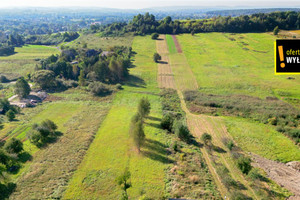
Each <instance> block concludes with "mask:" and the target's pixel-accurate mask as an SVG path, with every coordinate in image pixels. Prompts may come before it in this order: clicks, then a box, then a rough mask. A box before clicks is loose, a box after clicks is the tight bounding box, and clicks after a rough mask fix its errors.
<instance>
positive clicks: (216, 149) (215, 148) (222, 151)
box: [212, 144, 226, 153]
mask: <svg viewBox="0 0 300 200" xmlns="http://www.w3.org/2000/svg"><path fill="white" fill-rule="evenodd" d="M212 149H213V150H214V151H215V152H218V153H226V151H225V150H224V149H222V148H221V147H218V146H216V145H213V144H212Z"/></svg>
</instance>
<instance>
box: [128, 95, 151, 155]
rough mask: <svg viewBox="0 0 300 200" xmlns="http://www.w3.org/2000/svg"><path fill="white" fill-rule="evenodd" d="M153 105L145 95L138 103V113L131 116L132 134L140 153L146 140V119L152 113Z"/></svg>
mask: <svg viewBox="0 0 300 200" xmlns="http://www.w3.org/2000/svg"><path fill="white" fill-rule="evenodd" d="M150 110H151V105H150V102H149V100H148V99H147V98H145V97H143V98H142V99H141V100H140V101H139V104H138V111H137V113H136V114H135V115H134V116H133V117H132V118H131V125H130V130H129V132H130V135H131V137H132V138H133V141H134V143H135V146H136V147H137V150H138V152H139V153H140V151H141V147H142V146H143V144H144V142H145V138H146V136H145V132H144V121H145V117H147V116H148V115H149V113H150Z"/></svg>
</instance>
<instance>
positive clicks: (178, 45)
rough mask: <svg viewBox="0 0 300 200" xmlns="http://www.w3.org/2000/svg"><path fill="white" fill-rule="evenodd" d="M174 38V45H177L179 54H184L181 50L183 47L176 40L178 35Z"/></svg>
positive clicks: (173, 36)
mask: <svg viewBox="0 0 300 200" xmlns="http://www.w3.org/2000/svg"><path fill="white" fill-rule="evenodd" d="M172 38H173V40H174V43H175V46H176V49H177V52H178V53H182V49H181V46H180V44H179V42H178V40H177V38H176V35H172Z"/></svg>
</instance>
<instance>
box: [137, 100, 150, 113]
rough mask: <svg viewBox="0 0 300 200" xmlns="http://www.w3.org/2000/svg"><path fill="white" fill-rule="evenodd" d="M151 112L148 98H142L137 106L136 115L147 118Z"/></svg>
mask: <svg viewBox="0 0 300 200" xmlns="http://www.w3.org/2000/svg"><path fill="white" fill-rule="evenodd" d="M150 110H151V105H150V102H149V100H148V98H145V97H143V98H142V99H141V100H140V102H139V105H138V113H139V114H140V115H141V116H142V117H145V116H148V115H149V113H150Z"/></svg>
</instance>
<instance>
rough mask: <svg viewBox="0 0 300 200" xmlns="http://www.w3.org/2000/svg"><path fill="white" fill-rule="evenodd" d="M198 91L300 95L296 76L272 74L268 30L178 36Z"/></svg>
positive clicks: (272, 54)
mask: <svg viewBox="0 0 300 200" xmlns="http://www.w3.org/2000/svg"><path fill="white" fill-rule="evenodd" d="M177 38H178V40H179V42H180V44H181V47H182V50H183V51H184V54H185V55H186V57H187V60H188V63H189V65H190V66H191V68H192V71H193V73H194V74H195V76H196V78H197V81H198V84H199V87H200V91H201V92H206V93H213V94H246V95H253V96H258V97H261V98H264V97H267V96H274V95H275V96H279V97H280V96H283V97H292V98H300V90H299V88H298V85H299V84H300V79H299V78H298V77H299V76H298V75H296V76H295V77H296V79H295V80H288V79H287V76H275V75H274V63H273V60H274V49H273V48H274V41H275V39H276V37H274V36H272V35H270V34H267V33H248V34H229V33H205V34H196V35H195V36H191V35H188V34H184V35H180V36H178V37H177Z"/></svg>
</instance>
